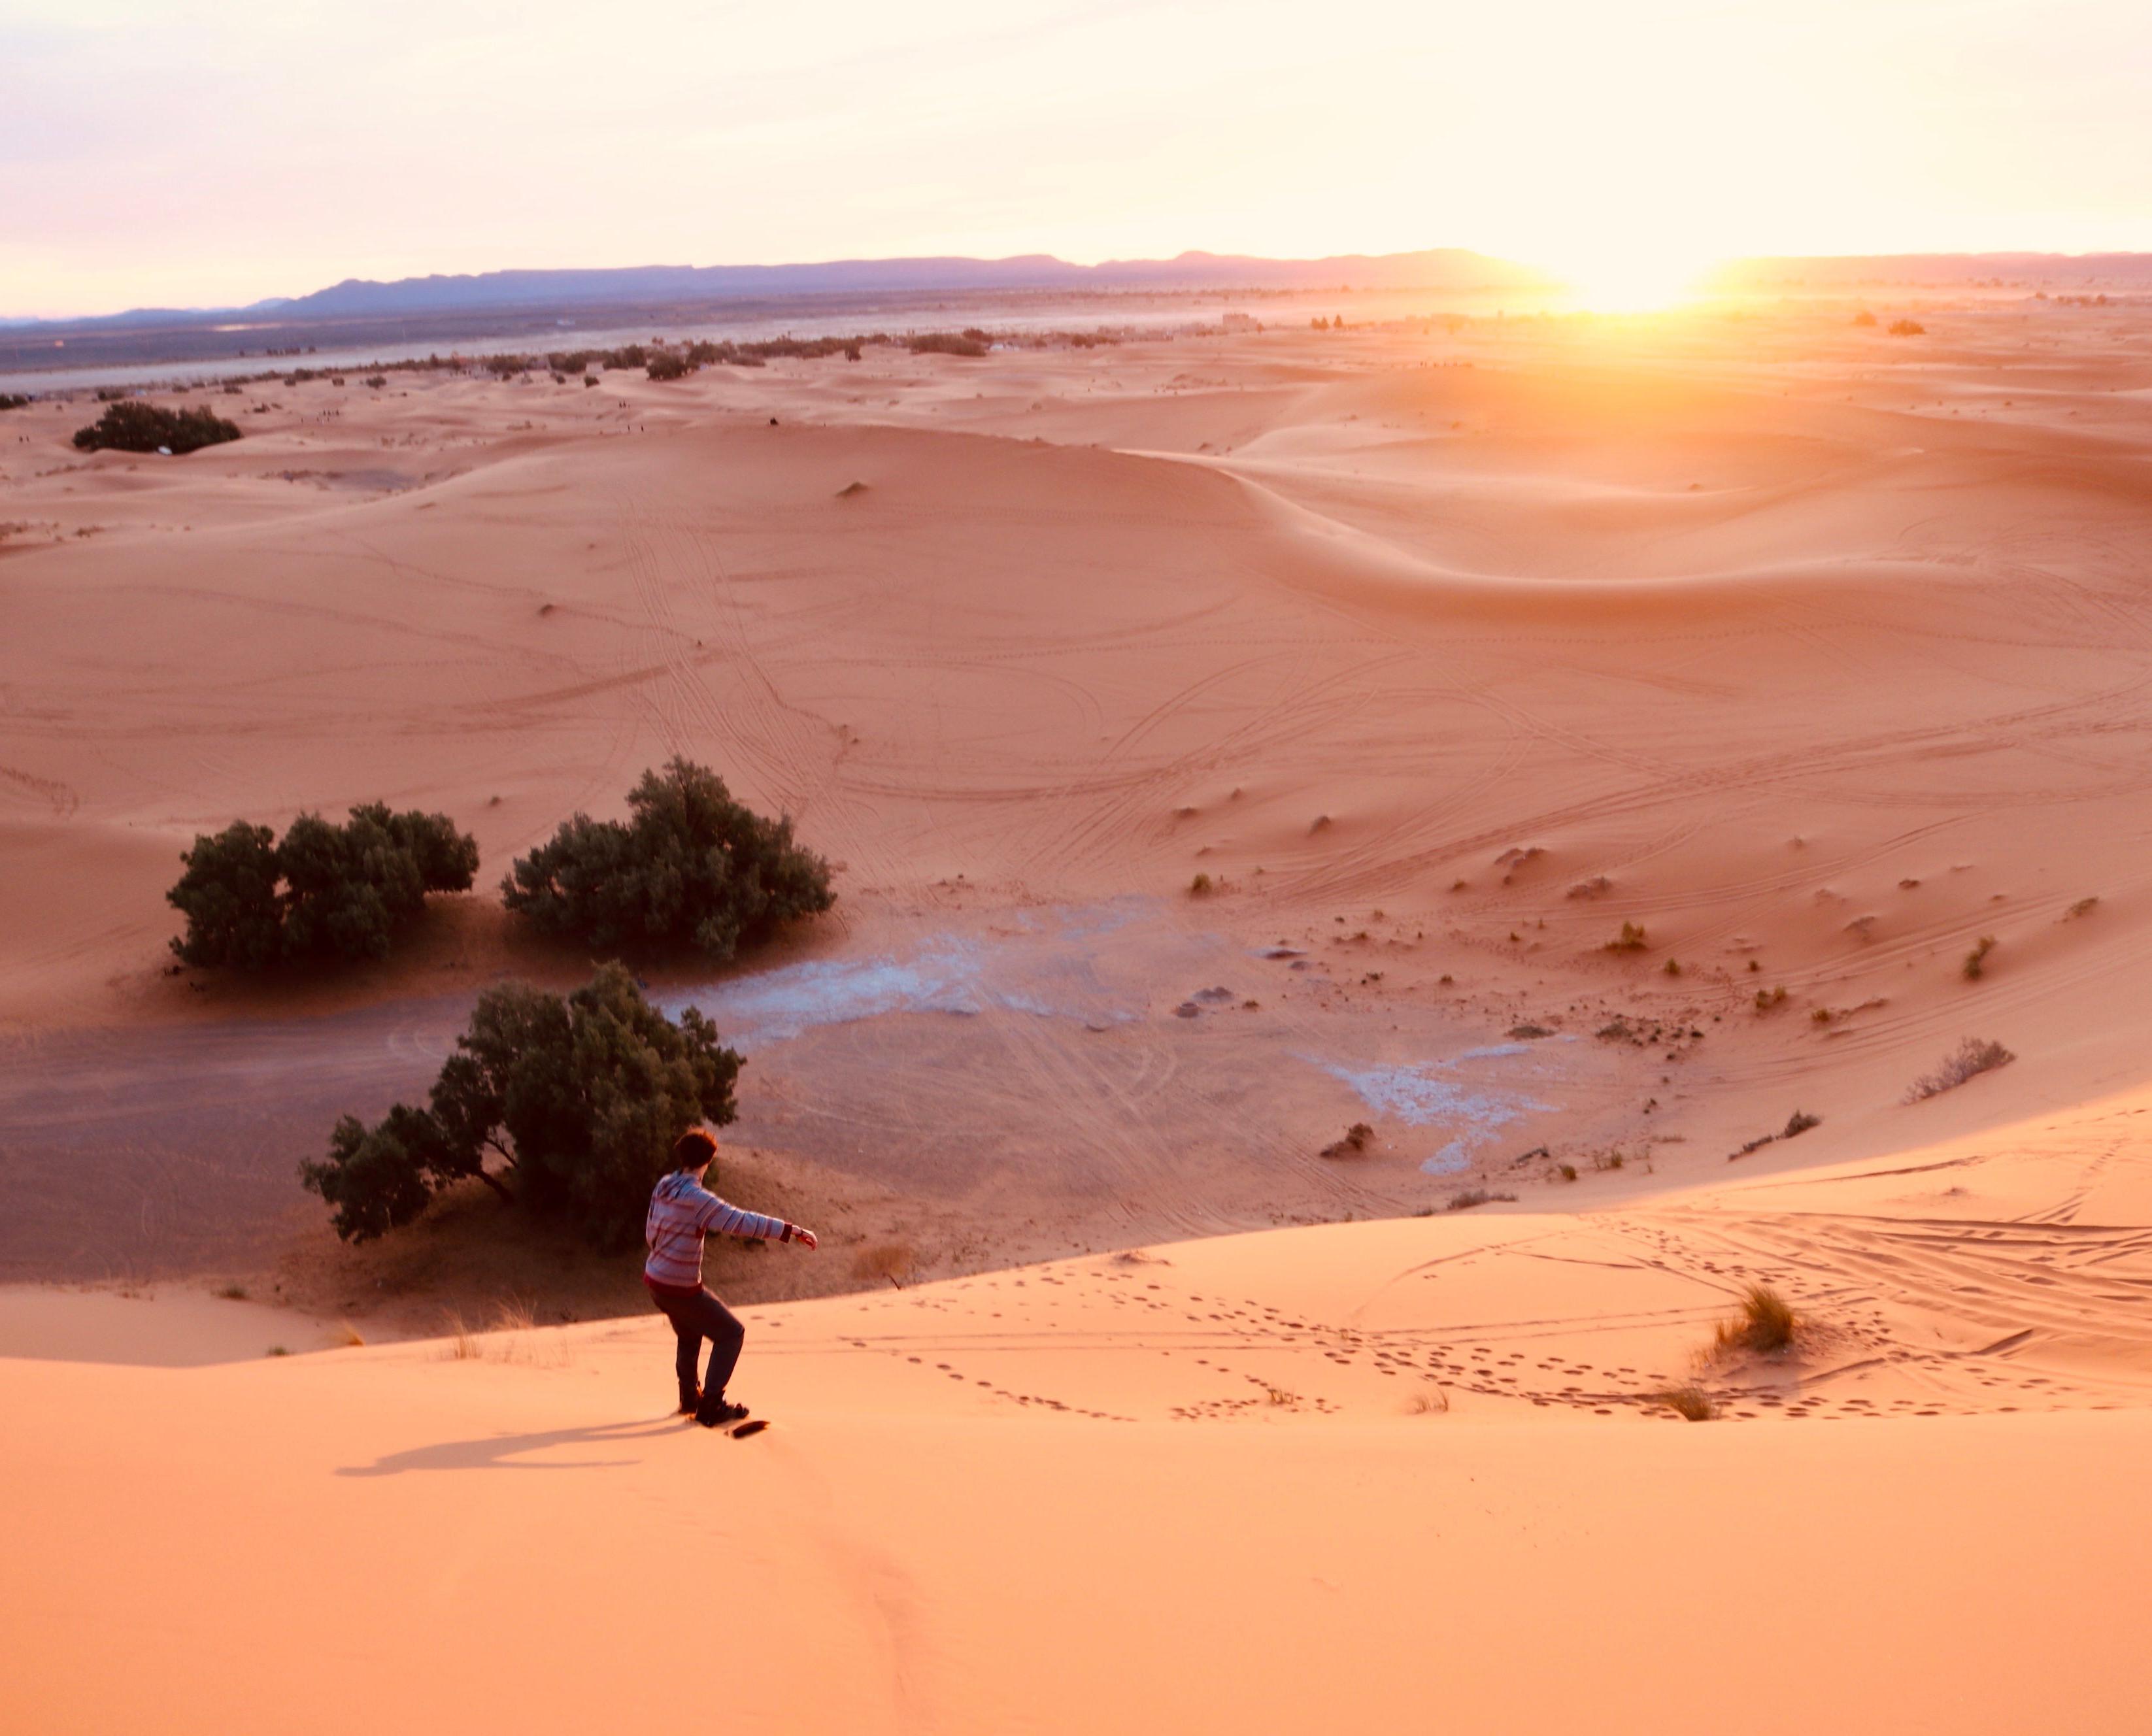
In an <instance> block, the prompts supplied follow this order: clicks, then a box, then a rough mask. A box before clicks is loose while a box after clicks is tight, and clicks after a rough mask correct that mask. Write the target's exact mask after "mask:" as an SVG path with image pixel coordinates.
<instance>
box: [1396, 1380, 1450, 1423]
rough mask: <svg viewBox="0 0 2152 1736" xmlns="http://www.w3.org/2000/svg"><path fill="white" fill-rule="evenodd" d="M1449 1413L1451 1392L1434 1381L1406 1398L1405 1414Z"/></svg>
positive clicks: (1416, 1415) (1433, 1414)
mask: <svg viewBox="0 0 2152 1736" xmlns="http://www.w3.org/2000/svg"><path fill="white" fill-rule="evenodd" d="M1405 1414H1406V1415H1408V1416H1414V1417H1441V1416H1447V1415H1449V1393H1447V1392H1445V1391H1444V1390H1443V1388H1440V1387H1439V1386H1437V1385H1435V1384H1434V1383H1433V1382H1432V1381H1430V1382H1429V1383H1428V1384H1427V1385H1425V1386H1424V1387H1422V1388H1420V1389H1419V1391H1418V1392H1417V1393H1413V1394H1412V1396H1411V1397H1409V1398H1407V1399H1406V1400H1405Z"/></svg>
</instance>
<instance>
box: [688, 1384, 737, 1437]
mask: <svg viewBox="0 0 2152 1736" xmlns="http://www.w3.org/2000/svg"><path fill="white" fill-rule="evenodd" d="M746 1414H747V1407H746V1406H745V1405H744V1404H730V1403H728V1401H727V1400H726V1398H725V1395H724V1394H723V1393H718V1396H717V1397H716V1398H705V1399H703V1404H702V1408H701V1409H698V1411H697V1412H696V1413H695V1420H696V1421H697V1422H698V1423H700V1424H702V1425H703V1427H704V1428H705V1429H724V1428H728V1427H730V1426H731V1425H732V1424H734V1423H737V1422H738V1421H739V1420H740V1419H742V1418H743V1417H744V1416H745V1415H746Z"/></svg>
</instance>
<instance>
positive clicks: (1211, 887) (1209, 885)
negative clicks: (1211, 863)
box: [1188, 874, 1217, 898]
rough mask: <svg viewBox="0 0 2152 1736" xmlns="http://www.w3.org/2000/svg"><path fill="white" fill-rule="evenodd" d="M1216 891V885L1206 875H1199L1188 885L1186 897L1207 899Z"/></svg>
mask: <svg viewBox="0 0 2152 1736" xmlns="http://www.w3.org/2000/svg"><path fill="white" fill-rule="evenodd" d="M1216 890H1217V886H1216V882H1215V881H1212V879H1211V876H1209V875H1207V874H1199V875H1197V876H1195V879H1193V880H1191V881H1189V883H1188V896H1190V898H1208V897H1209V896H1211V893H1212V892H1214V891H1216Z"/></svg>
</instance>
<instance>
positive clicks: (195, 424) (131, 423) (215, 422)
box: [74, 398, 239, 456]
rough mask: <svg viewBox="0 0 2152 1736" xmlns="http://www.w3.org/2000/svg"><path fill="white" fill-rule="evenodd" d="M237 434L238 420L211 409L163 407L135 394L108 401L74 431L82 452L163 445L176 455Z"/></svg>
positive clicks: (136, 449) (149, 448) (152, 448)
mask: <svg viewBox="0 0 2152 1736" xmlns="http://www.w3.org/2000/svg"><path fill="white" fill-rule="evenodd" d="M238 438H239V425H238V424H236V423H235V422H227V421H226V420H225V419H223V418H222V417H221V416H219V415H216V414H214V413H213V412H211V411H210V410H207V409H199V410H164V409H158V408H157V406H156V405H155V404H144V403H142V402H140V400H139V399H135V398H129V399H127V400H126V401H125V402H124V403H120V404H107V405H106V406H105V409H104V414H103V415H101V416H99V418H98V419H97V420H96V421H95V422H94V423H92V424H90V425H89V427H88V428H78V429H76V430H75V431H74V443H75V444H76V445H77V446H79V447H80V448H81V449H83V450H84V452H95V451H97V450H98V449H99V448H101V447H109V448H111V449H113V450H114V451H115V452H155V450H157V449H158V448H159V447H160V446H162V447H168V448H170V450H171V451H172V453H173V454H174V455H175V456H176V455H177V454H180V453H183V452H194V451H197V450H199V449H200V448H202V447H204V446H216V445H220V444H222V443H223V442H225V441H226V440H236V439H238Z"/></svg>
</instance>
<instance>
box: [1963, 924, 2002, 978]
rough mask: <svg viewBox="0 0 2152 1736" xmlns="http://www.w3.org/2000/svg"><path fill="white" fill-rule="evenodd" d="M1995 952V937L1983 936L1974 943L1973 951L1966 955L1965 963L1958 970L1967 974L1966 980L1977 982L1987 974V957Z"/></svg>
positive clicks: (1990, 935)
mask: <svg viewBox="0 0 2152 1736" xmlns="http://www.w3.org/2000/svg"><path fill="white" fill-rule="evenodd" d="M1994 950H1995V937H1994V936H1993V935H1992V934H1983V935H1982V936H1981V937H1980V938H1979V939H1978V940H1977V941H1975V942H1973V943H1972V952H1968V953H1967V954H1966V955H1965V962H1964V963H1963V964H1962V965H1961V966H1959V967H1958V968H1959V969H1960V970H1962V971H1963V972H1965V980H1966V981H1967V982H1979V981H1980V979H1981V977H1983V976H1984V975H1986V974H1987V955H1988V954H1989V953H1991V952H1993V951H1994Z"/></svg>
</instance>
